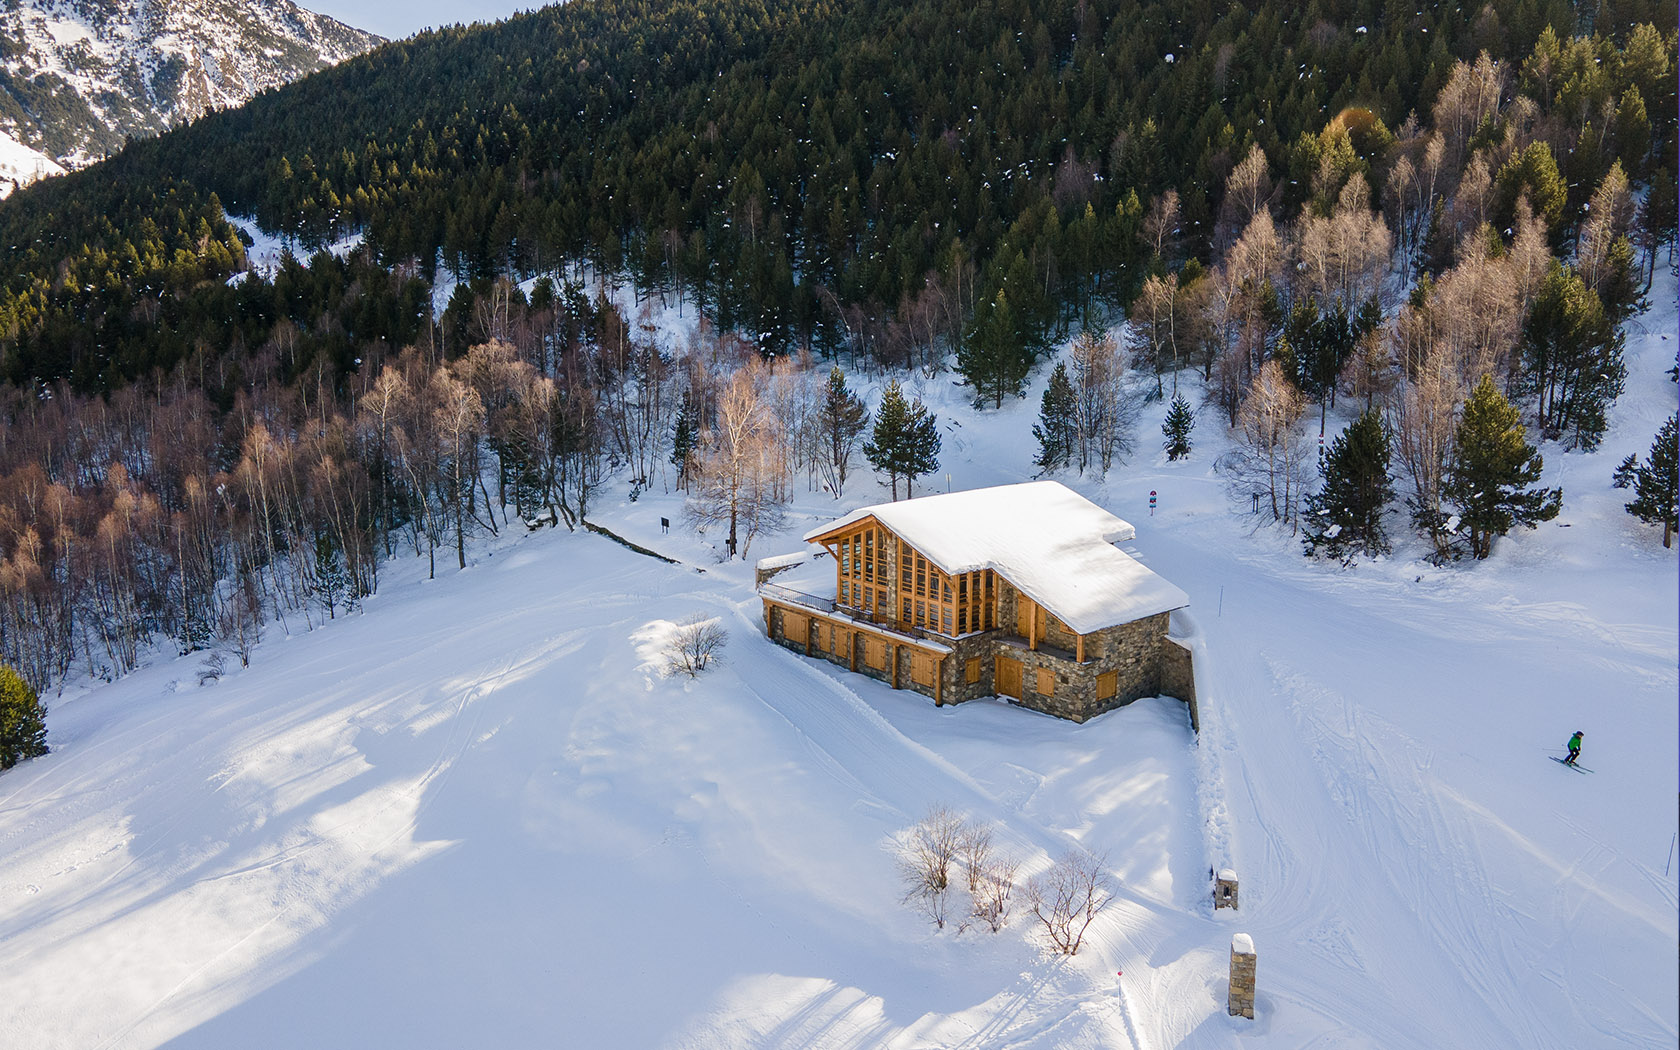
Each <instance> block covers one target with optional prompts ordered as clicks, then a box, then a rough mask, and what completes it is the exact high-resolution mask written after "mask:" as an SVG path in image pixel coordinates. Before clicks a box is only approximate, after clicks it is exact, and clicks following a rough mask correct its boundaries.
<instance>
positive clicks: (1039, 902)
mask: <svg viewBox="0 0 1680 1050" xmlns="http://www.w3.org/2000/svg"><path fill="white" fill-rule="evenodd" d="M1026 892H1027V906H1028V907H1029V909H1031V911H1032V913H1033V915H1034V916H1035V917H1036V918H1037V919H1038V921H1039V924H1040V926H1041V927H1042V928H1043V930H1044V935H1045V938H1046V939H1048V940H1049V942H1050V944H1051V945H1052V946H1053V947H1054V948H1055V949H1056V950H1057V951H1058V952H1061V953H1062V954H1063V955H1078V954H1079V948H1080V946H1081V945H1082V944H1083V943H1084V942H1085V931H1086V930H1088V929H1089V928H1090V926H1091V923H1092V922H1093V921H1094V920H1095V919H1096V917H1097V916H1098V915H1099V914H1100V913H1101V912H1102V910H1103V909H1104V908H1106V907H1108V906H1109V904H1110V903H1112V902H1113V900H1114V880H1113V878H1112V877H1111V876H1110V875H1109V874H1108V871H1107V870H1106V860H1105V858H1103V857H1098V856H1093V855H1092V854H1090V853H1087V852H1085V851H1084V850H1076V851H1073V852H1070V853H1067V854H1064V855H1063V856H1062V858H1061V859H1060V860H1058V861H1057V862H1056V863H1055V864H1054V865H1053V866H1051V868H1050V870H1049V871H1046V872H1043V873H1042V874H1039V875H1035V876H1033V877H1032V878H1031V879H1030V880H1028V882H1027V891H1026Z"/></svg>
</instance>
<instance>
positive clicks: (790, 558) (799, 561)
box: [754, 550, 811, 572]
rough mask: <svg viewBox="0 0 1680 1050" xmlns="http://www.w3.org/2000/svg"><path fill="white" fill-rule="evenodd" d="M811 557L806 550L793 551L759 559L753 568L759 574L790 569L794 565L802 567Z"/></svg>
mask: <svg viewBox="0 0 1680 1050" xmlns="http://www.w3.org/2000/svg"><path fill="white" fill-rule="evenodd" d="M810 557H811V552H810V551H808V550H804V551H794V552H793V553H792V554H778V555H776V556H775V557H773V558H760V559H758V562H757V564H756V565H755V566H754V568H756V569H757V570H758V571H759V572H770V571H771V570H772V569H791V568H793V567H794V566H795V565H803V564H805V562H806V560H807V559H808V558H810Z"/></svg>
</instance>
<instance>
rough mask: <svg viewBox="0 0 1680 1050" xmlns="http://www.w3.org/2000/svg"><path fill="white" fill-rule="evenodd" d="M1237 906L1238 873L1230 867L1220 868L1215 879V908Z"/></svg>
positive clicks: (1215, 909)
mask: <svg viewBox="0 0 1680 1050" xmlns="http://www.w3.org/2000/svg"><path fill="white" fill-rule="evenodd" d="M1236 907H1237V873H1236V872H1235V871H1232V870H1231V869H1230V868H1220V869H1219V874H1218V875H1216V876H1214V879H1213V910H1214V911H1218V910H1219V909H1220V908H1232V909H1235V908H1236Z"/></svg>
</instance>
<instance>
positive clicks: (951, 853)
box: [898, 806, 967, 929]
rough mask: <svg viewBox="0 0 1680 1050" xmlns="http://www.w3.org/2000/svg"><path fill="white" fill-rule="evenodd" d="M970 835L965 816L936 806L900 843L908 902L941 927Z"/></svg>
mask: <svg viewBox="0 0 1680 1050" xmlns="http://www.w3.org/2000/svg"><path fill="white" fill-rule="evenodd" d="M966 835H967V824H966V822H965V821H964V820H963V818H962V817H961V816H959V815H958V814H956V813H954V812H952V811H951V810H950V809H948V808H946V807H944V806H934V807H933V808H931V809H929V810H928V812H927V816H925V817H923V818H922V819H921V820H920V821H918V822H917V824H916V826H915V827H913V828H911V829H910V830H909V831H908V832H906V833H905V835H904V836H903V838H902V839H901V840H900V842H899V844H898V874H899V880H900V882H901V884H902V885H903V888H904V897H903V900H904V903H906V904H908V905H910V906H912V907H914V908H916V909H917V910H918V911H920V912H921V913H922V914H924V915H926V916H927V917H928V919H929V920H931V921H932V922H933V924H934V925H935V926H937V927H939V928H940V929H944V928H945V920H946V919H947V918H948V917H949V915H950V903H951V901H950V897H951V879H952V876H953V874H954V872H955V869H956V866H957V863H958V858H959V856H960V854H961V853H962V849H963V844H964V842H965V838H966Z"/></svg>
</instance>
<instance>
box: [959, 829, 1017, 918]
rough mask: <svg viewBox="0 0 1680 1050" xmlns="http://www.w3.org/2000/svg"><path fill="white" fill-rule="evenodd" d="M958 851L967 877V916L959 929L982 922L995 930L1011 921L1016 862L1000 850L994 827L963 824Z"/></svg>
mask: <svg viewBox="0 0 1680 1050" xmlns="http://www.w3.org/2000/svg"><path fill="white" fill-rule="evenodd" d="M958 853H959V855H960V856H961V858H962V865H963V872H964V874H966V875H967V876H968V902H969V909H968V917H967V918H966V919H964V920H963V921H962V923H961V925H960V926H959V927H958V930H959V932H960V931H961V930H966V929H968V928H969V927H970V926H977V925H979V924H981V923H984V924H985V925H986V928H987V929H989V930H991V931H992V932H993V933H996V932H998V931H999V930H1001V929H1003V927H1004V925H1005V924H1006V923H1008V921H1009V907H1010V904H1011V903H1012V898H1013V896H1014V893H1015V871H1016V867H1017V865H1016V862H1015V860H1014V859H1013V858H1010V857H1006V856H1004V855H1002V854H1000V853H998V852H997V850H996V848H994V846H993V845H992V829H991V828H990V827H989V826H987V825H984V824H974V823H969V824H966V825H965V826H964V827H963V831H962V839H961V842H960V844H959V848H958Z"/></svg>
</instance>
